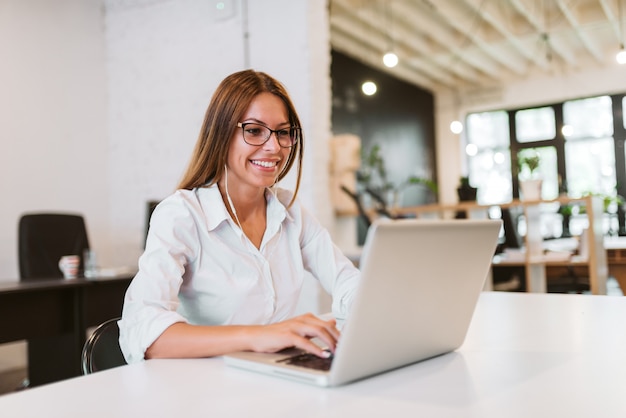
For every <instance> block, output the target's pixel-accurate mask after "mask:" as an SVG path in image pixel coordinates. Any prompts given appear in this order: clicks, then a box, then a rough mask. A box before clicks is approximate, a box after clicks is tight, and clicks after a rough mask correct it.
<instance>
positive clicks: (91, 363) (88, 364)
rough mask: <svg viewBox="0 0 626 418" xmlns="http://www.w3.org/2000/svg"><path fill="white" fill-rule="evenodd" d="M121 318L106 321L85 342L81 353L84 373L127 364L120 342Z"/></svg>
mask: <svg viewBox="0 0 626 418" xmlns="http://www.w3.org/2000/svg"><path fill="white" fill-rule="evenodd" d="M119 320H120V318H113V319H109V320H107V321H104V322H103V323H102V324H100V325H99V326H98V327H97V328H96V329H95V330H94V331H93V333H92V334H91V336H90V337H89V338H88V339H87V341H86V342H85V345H84V346H83V352H82V355H81V365H82V371H83V374H84V375H87V374H91V373H95V372H99V371H101V370H106V369H112V368H114V367H119V366H123V365H125V364H126V360H125V359H124V355H123V354H122V350H121V348H120V343H119V337H120V329H119V327H118V326H117V321H119Z"/></svg>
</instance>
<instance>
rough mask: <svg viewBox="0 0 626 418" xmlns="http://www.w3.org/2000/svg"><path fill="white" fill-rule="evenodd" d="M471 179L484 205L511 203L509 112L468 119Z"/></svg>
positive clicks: (467, 149) (469, 117)
mask: <svg viewBox="0 0 626 418" xmlns="http://www.w3.org/2000/svg"><path fill="white" fill-rule="evenodd" d="M466 125H467V146H466V153H467V155H468V156H470V158H469V159H468V171H469V177H470V180H471V182H472V186H474V187H477V188H478V193H479V196H478V197H477V200H478V201H479V202H481V203H503V202H508V201H511V199H512V198H513V189H512V183H511V153H510V139H509V119H508V114H507V112H505V111H503V110H501V111H496V112H484V113H474V114H471V115H469V116H468V117H467V121H466Z"/></svg>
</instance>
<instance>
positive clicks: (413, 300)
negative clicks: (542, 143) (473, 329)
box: [224, 219, 501, 386]
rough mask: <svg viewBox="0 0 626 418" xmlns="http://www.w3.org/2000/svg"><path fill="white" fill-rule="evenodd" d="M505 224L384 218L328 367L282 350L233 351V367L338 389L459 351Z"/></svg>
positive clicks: (369, 241) (375, 227) (371, 235)
mask: <svg viewBox="0 0 626 418" xmlns="http://www.w3.org/2000/svg"><path fill="white" fill-rule="evenodd" d="M500 228H501V221H500V220H467V219H464V220H418V219H402V220H383V219H381V220H377V221H375V222H374V223H373V224H372V226H371V227H370V228H369V230H368V235H367V238H366V241H365V245H364V247H363V254H362V256H361V265H360V268H361V272H362V275H361V280H360V283H359V288H358V289H357V293H356V295H355V299H354V303H353V306H352V309H351V312H350V314H349V316H348V319H347V320H346V324H345V326H344V327H343V329H342V336H341V339H340V341H339V344H338V346H337V350H336V352H335V356H334V359H333V362H332V366H331V368H330V370H329V371H318V370H311V369H305V368H303V367H300V366H295V365H290V364H287V363H285V362H284V361H282V360H284V358H285V357H286V356H287V355H288V354H286V353H282V352H281V353H251V352H241V353H233V354H229V355H227V356H224V358H225V361H226V364H228V365H230V366H236V367H240V368H246V369H249V370H253V371H257V372H262V373H269V374H272V375H276V376H281V377H286V378H291V379H294V380H299V381H303V382H307V383H313V384H317V385H321V386H336V385H341V384H344V383H348V382H351V381H354V380H358V379H361V378H364V377H367V376H371V375H374V374H377V373H381V372H385V371H389V370H392V369H395V368H398V367H401V366H405V365H408V364H411V363H415V362H418V361H421V360H425V359H428V358H431V357H434V356H438V355H441V354H444V353H448V352H450V351H453V350H455V349H456V348H458V347H459V346H460V345H461V344H462V343H463V340H464V339H465V335H466V333H467V329H468V327H469V324H470V321H471V318H472V314H473V312H474V308H475V306H476V302H477V301H478V296H479V295H480V292H481V290H482V289H483V285H484V282H485V278H486V277H487V275H488V272H489V268H490V265H491V259H492V256H493V254H494V252H495V248H496V245H497V241H498V235H499V232H500Z"/></svg>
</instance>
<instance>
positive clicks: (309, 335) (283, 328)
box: [255, 314, 340, 357]
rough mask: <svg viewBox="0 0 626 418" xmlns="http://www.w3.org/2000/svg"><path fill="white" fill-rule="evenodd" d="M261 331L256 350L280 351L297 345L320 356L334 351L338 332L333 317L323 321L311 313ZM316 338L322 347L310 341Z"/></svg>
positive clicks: (266, 327) (263, 328) (325, 355)
mask: <svg viewBox="0 0 626 418" xmlns="http://www.w3.org/2000/svg"><path fill="white" fill-rule="evenodd" d="M259 331H260V332H261V333H262V335H261V336H259V339H258V340H257V341H256V343H258V344H255V345H256V348H255V350H256V351H270V352H275V351H280V350H282V349H283V348H287V347H297V348H299V349H301V350H304V351H307V352H310V353H312V354H315V355H317V356H320V357H328V355H329V354H328V351H326V350H325V348H327V349H328V350H329V351H330V352H334V351H335V348H336V346H337V340H338V339H339V336H340V332H339V330H338V329H337V327H336V322H335V320H334V319H332V320H329V321H324V320H322V319H319V318H318V317H316V316H314V315H312V314H305V315H301V316H298V317H295V318H292V319H289V320H286V321H283V322H278V323H275V324H272V325H268V326H265V327H262V329H259ZM312 339H317V340H319V341H320V342H321V344H322V347H320V345H318V344H316V343H315V342H313V341H311V340H312Z"/></svg>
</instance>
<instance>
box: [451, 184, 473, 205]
mask: <svg viewBox="0 0 626 418" xmlns="http://www.w3.org/2000/svg"><path fill="white" fill-rule="evenodd" d="M456 192H457V194H458V196H459V201H460V202H473V201H475V200H476V195H477V194H478V189H477V188H476V187H472V186H469V185H463V186H459V187H458V188H457V189H456Z"/></svg>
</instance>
